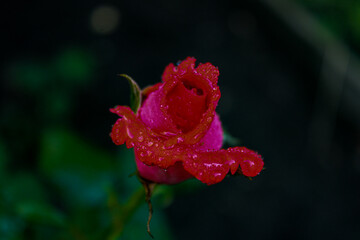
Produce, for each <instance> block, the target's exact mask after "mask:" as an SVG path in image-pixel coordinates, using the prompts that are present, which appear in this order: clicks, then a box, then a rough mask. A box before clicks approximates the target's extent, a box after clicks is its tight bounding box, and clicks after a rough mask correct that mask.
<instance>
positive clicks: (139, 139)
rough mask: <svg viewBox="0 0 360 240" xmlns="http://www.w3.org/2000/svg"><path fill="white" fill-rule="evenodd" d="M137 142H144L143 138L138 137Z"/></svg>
mask: <svg viewBox="0 0 360 240" xmlns="http://www.w3.org/2000/svg"><path fill="white" fill-rule="evenodd" d="M140 134H141V132H140ZM138 141H139V142H142V141H144V137H143V136H139V137H138Z"/></svg>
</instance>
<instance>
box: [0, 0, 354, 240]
mask: <svg viewBox="0 0 360 240" xmlns="http://www.w3.org/2000/svg"><path fill="white" fill-rule="evenodd" d="M266 2H270V3H279V2H280V4H279V5H272V4H266ZM281 2H282V1H265V0H263V1H255V0H243V1H226V0H223V1H220V0H219V1H215V0H213V1H190V0H183V1H139V0H136V1H105V2H101V3H100V2H98V1H70V0H64V1H20V2H17V1H6V2H4V3H2V7H1V9H2V11H1V18H2V19H1V23H2V34H1V38H2V40H3V43H1V46H2V51H1V58H2V64H1V74H2V75H1V85H0V99H1V100H0V101H1V102H0V239H9V240H10V239H107V237H108V236H109V234H110V233H111V231H112V230H111V229H112V227H111V226H112V225H111V222H112V217H114V216H116V215H117V210H114V207H113V206H112V205H111V204H110V203H111V199H118V202H120V204H121V203H124V202H125V201H126V199H127V198H128V197H129V196H130V194H131V193H132V192H133V191H135V190H136V189H137V188H138V187H139V186H140V185H139V183H138V182H137V180H136V178H135V177H128V175H130V174H131V173H133V172H134V171H135V165H134V162H133V156H132V151H131V150H126V149H125V148H124V147H118V146H115V145H114V144H113V143H112V142H111V139H110V138H109V132H110V130H111V125H112V124H114V123H115V121H116V119H117V117H116V116H115V115H114V114H111V113H110V112H109V111H108V109H109V108H110V107H113V106H115V105H126V104H129V86H128V84H127V82H126V80H124V79H121V78H119V77H117V74H119V73H126V74H128V75H130V76H131V77H132V78H134V79H135V80H136V81H137V82H138V84H139V85H140V87H146V86H148V85H151V84H154V83H157V82H159V81H160V79H161V74H162V71H163V69H164V68H165V66H166V65H167V64H169V63H170V62H174V63H176V62H177V61H178V60H182V59H185V58H186V57H187V56H194V57H196V58H197V59H198V62H211V63H213V64H214V65H215V66H218V67H219V70H220V78H219V85H220V89H221V92H222V98H221V100H220V103H219V106H218V113H219V114H220V116H221V119H222V123H223V127H224V128H225V129H226V130H227V132H228V133H229V134H230V135H231V136H233V137H234V138H236V139H239V140H240V144H241V145H245V146H247V147H249V148H251V149H254V150H256V151H258V152H259V153H260V154H262V155H263V157H264V161H265V167H266V170H265V171H263V173H262V174H261V175H260V176H258V177H256V178H254V180H253V181H249V180H247V179H246V178H243V177H229V178H226V179H225V180H224V181H223V182H221V183H219V184H217V185H214V186H210V187H207V186H205V185H202V184H200V183H198V182H197V181H195V180H194V181H188V182H186V183H184V184H180V185H177V186H171V187H165V186H163V187H160V188H159V189H158V193H157V194H156V196H154V201H153V202H154V209H155V213H154V219H153V222H152V232H153V234H154V235H155V237H156V239H358V238H359V237H360V220H359V217H358V216H359V214H360V207H359V202H360V192H359V183H360V88H359V82H360V78H359V75H358V71H359V70H358V69H354V68H356V66H357V65H356V62H357V61H358V53H359V50H360V45H359V42H360V2H359V1H356V0H347V1H340V0H337V1H335V0H331V1H330V0H328V1H321V0H312V1H310V0H298V1H296V3H297V4H296V5H294V6H293V5H288V4H289V3H293V2H295V1H285V2H286V3H287V4H285V5H284V4H281ZM102 6H108V7H111V8H112V9H113V10H114V11H116V12H117V13H118V25H117V27H116V28H114V30H113V31H111V32H109V33H101V32H96V31H95V30H94V28H93V27H92V25H91V18H92V16H93V14H94V12H95V11H96V10H97V9H99V7H102ZM277 7H280V8H277ZM276 9H280V11H276ZM299 10H301V12H302V10H304V11H305V13H306V14H305V15H301V14H300V15H299V14H293V13H296V12H298V11H299ZM284 16H285V17H284ZM308 17H309V18H311V19H314V20H315V23H316V24H315V23H314V22H308ZM317 24H319V26H320V27H317V26H318V25H317ZM303 26H307V28H303ZM309 29H310V30H311V29H312V30H313V31H307V30H309ZM328 32H329V33H330V37H329V35H328ZM319 39H321V41H318V40H319ZM334 39H335V40H336V41H335V42H334ZM339 46H340V49H345V52H346V53H347V55H346V54H345V57H344V55H342V53H343V52H342V51H341V50H340V52H339V51H338V50H339V49H338V48H339ZM328 56H330V57H331V60H332V61H333V62H331V64H329V63H328V62H327V57H328ZM344 59H345V60H344ZM342 66H345V67H344V69H345V70H344V71H343V72H341V71H340V72H339V69H341V67H342ZM354 66H355V67H354ZM337 67H339V69H338V68H337ZM109 202H110V203H109ZM146 220H147V209H146V205H145V204H143V205H142V206H141V207H140V209H139V210H138V211H137V212H136V214H135V215H134V217H133V218H132V220H131V221H130V222H129V223H127V225H126V226H125V231H124V234H123V236H122V237H121V238H120V239H148V238H149V237H148V236H147V233H146V228H145V224H146Z"/></svg>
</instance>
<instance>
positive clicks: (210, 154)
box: [111, 106, 264, 185]
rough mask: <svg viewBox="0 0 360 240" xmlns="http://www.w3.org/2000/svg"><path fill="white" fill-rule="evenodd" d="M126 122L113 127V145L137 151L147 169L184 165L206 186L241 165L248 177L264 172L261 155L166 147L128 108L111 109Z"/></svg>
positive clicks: (244, 150) (237, 149) (235, 150)
mask: <svg viewBox="0 0 360 240" xmlns="http://www.w3.org/2000/svg"><path fill="white" fill-rule="evenodd" d="M111 111H112V112H114V113H117V114H118V115H119V116H122V117H123V118H122V119H121V121H119V120H118V121H117V123H116V124H115V125H114V127H113V130H112V133H111V137H112V138H113V141H114V142H122V141H124V139H125V141H126V144H127V146H128V147H134V150H135V155H136V157H137V159H138V160H140V161H141V162H143V163H144V164H146V165H148V166H157V167H160V168H163V169H167V168H169V167H170V166H173V165H174V164H175V163H176V162H182V163H183V165H184V169H185V170H186V171H188V172H189V173H190V174H192V175H193V176H195V177H196V178H197V179H199V180H200V181H202V182H203V183H206V184H209V185H210V184H214V183H217V182H220V181H221V180H222V179H223V178H224V177H225V176H226V175H227V173H228V172H229V171H231V173H232V174H234V173H235V172H237V171H238V168H239V165H240V167H241V171H242V173H243V174H244V175H245V176H250V177H253V176H256V175H257V174H258V173H259V172H260V171H261V170H262V168H263V165H264V163H263V161H262V158H261V156H260V155H258V154H257V153H255V152H254V151H251V150H249V149H247V148H245V147H235V148H229V149H227V150H201V149H199V148H196V146H194V145H182V144H180V143H181V141H180V142H179V143H178V144H175V145H173V146H167V145H166V141H164V139H163V137H162V136H161V135H159V134H157V133H155V132H153V131H152V130H151V129H150V128H148V127H146V126H145V125H144V123H143V122H141V121H140V120H139V119H138V118H137V117H136V116H135V114H134V113H133V112H132V111H131V109H130V108H128V107H122V106H118V107H116V108H114V109H111Z"/></svg>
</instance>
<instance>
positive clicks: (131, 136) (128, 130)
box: [126, 128, 134, 139]
mask: <svg viewBox="0 0 360 240" xmlns="http://www.w3.org/2000/svg"><path fill="white" fill-rule="evenodd" d="M126 133H127V135H128V136H129V138H131V139H132V138H134V135H133V134H132V133H131V132H130V129H129V128H126Z"/></svg>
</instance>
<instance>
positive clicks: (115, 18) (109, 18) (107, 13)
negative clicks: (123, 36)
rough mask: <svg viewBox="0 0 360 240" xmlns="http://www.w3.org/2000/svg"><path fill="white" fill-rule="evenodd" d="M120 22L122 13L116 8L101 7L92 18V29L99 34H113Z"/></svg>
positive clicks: (93, 13) (95, 10) (94, 12)
mask: <svg viewBox="0 0 360 240" xmlns="http://www.w3.org/2000/svg"><path fill="white" fill-rule="evenodd" d="M119 22H120V12H119V10H118V9H116V8H115V7H111V6H100V7H97V8H96V9H94V11H93V12H92V14H91V17H90V24H91V29H92V30H93V31H94V32H95V33H98V34H110V33H112V32H113V31H114V30H115V29H116V27H117V26H118V25H119Z"/></svg>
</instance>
